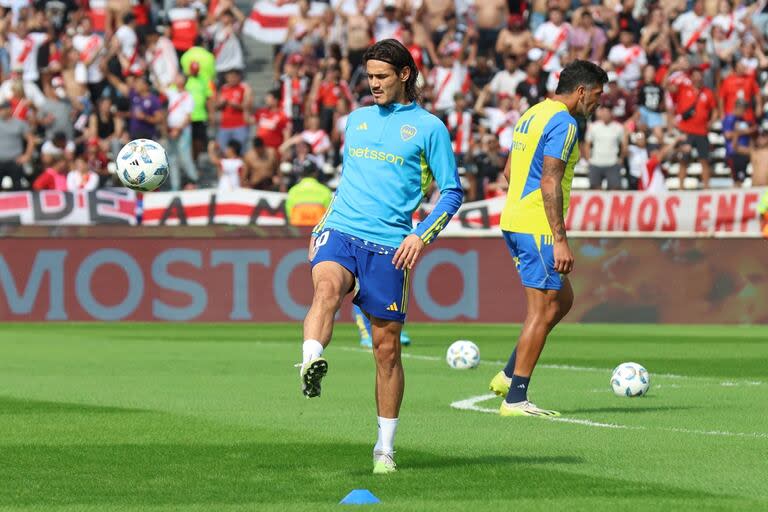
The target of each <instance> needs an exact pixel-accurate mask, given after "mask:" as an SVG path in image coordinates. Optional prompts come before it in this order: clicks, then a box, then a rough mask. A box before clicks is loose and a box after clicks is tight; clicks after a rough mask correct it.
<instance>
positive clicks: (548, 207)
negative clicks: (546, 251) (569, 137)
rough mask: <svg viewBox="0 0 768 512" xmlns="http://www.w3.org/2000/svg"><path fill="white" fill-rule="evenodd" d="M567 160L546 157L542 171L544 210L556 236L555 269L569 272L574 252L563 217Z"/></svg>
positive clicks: (571, 267) (562, 272) (560, 271)
mask: <svg viewBox="0 0 768 512" xmlns="http://www.w3.org/2000/svg"><path fill="white" fill-rule="evenodd" d="M564 174H565V162H564V161H562V160H560V159H559V158H554V157H551V156H545V157H544V166H543V168H542V171H541V197H542V199H543V201H544V212H545V213H546V215H547V221H548V222H549V227H550V229H551V230H552V235H553V236H554V238H555V247H554V256H555V270H556V271H557V272H559V273H561V274H567V273H569V272H570V271H571V270H573V253H572V252H571V248H570V247H569V246H568V237H567V235H566V232H565V219H563V187H562V184H561V183H562V181H563V175H564Z"/></svg>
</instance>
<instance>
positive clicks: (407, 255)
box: [392, 235, 426, 270]
mask: <svg viewBox="0 0 768 512" xmlns="http://www.w3.org/2000/svg"><path fill="white" fill-rule="evenodd" d="M425 246H426V244H425V243H424V241H423V240H422V239H421V238H420V237H419V236H418V235H408V236H407V237H405V240H403V242H402V243H401V244H400V247H398V248H397V252H395V256H394V257H393V258H392V263H394V264H395V268H396V269H397V270H401V269H404V268H407V269H408V270H410V269H412V268H413V267H414V266H415V265H416V260H417V259H418V258H419V256H420V255H421V252H422V251H423V250H424V247H425Z"/></svg>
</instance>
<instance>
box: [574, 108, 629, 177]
mask: <svg viewBox="0 0 768 512" xmlns="http://www.w3.org/2000/svg"><path fill="white" fill-rule="evenodd" d="M585 142H586V144H584V158H585V159H586V160H587V161H588V162H589V188H591V189H593V190H595V189H601V188H602V187H603V180H605V181H606V184H607V188H608V190H618V189H620V188H621V163H620V162H621V159H623V158H624V154H625V152H626V151H625V147H624V127H623V126H622V125H621V124H620V123H617V122H616V121H614V120H613V118H612V116H611V110H610V109H609V108H608V107H605V106H600V107H599V108H598V109H597V120H596V121H595V122H593V123H591V124H590V125H589V126H588V127H587V134H586V140H585Z"/></svg>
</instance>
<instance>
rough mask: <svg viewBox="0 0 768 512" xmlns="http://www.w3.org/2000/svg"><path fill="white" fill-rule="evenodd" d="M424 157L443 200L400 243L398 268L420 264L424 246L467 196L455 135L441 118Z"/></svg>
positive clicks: (436, 123)
mask: <svg viewBox="0 0 768 512" xmlns="http://www.w3.org/2000/svg"><path fill="white" fill-rule="evenodd" d="M424 157H425V159H426V163H427V171H428V172H430V173H431V174H432V176H433V177H434V178H435V182H436V183H437V186H438V188H439V189H440V200H439V201H438V202H437V204H436V205H435V208H434V209H433V210H432V212H430V214H429V215H427V218H426V219H424V220H423V221H422V222H421V223H419V225H418V226H416V228H415V229H414V230H413V232H412V233H411V234H410V235H408V236H407V237H406V238H405V240H403V242H402V243H401V244H400V247H398V249H397V252H396V253H395V256H394V258H393V259H392V263H394V265H395V267H396V268H398V269H400V268H408V269H411V268H413V267H414V266H415V265H416V260H417V259H418V257H419V255H420V254H421V252H422V251H423V250H424V247H425V246H427V245H429V244H430V243H431V242H432V241H434V240H435V238H437V235H438V234H439V233H440V231H442V230H443V228H445V226H446V225H448V221H450V220H451V217H453V216H454V214H455V213H456V212H457V211H458V210H459V207H460V206H461V202H462V201H463V199H464V191H463V189H462V188H461V182H460V181H459V172H458V169H457V168H456V160H455V159H454V157H453V149H452V148H451V138H450V136H449V135H448V129H447V128H446V127H445V125H444V124H443V123H442V122H440V121H437V120H436V121H435V125H434V127H433V129H432V131H431V133H430V134H429V136H428V139H427V145H426V147H425V148H424ZM425 178H426V176H423V177H422V183H429V181H428V180H426V179H425ZM424 192H426V191H424Z"/></svg>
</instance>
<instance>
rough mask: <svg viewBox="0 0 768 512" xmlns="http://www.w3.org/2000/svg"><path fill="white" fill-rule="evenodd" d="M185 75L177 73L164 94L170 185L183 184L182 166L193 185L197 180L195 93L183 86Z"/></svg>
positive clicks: (179, 186) (178, 186) (176, 187)
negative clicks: (193, 142) (194, 119)
mask: <svg viewBox="0 0 768 512" xmlns="http://www.w3.org/2000/svg"><path fill="white" fill-rule="evenodd" d="M185 83H186V77H185V76H184V75H183V74H181V73H178V74H177V75H176V80H175V82H174V84H173V85H172V86H171V87H169V88H168V89H167V90H166V91H165V94H166V96H168V117H167V119H166V121H167V123H168V144H167V145H166V150H167V153H168V164H169V166H170V174H171V189H172V190H179V189H180V188H181V184H182V180H181V171H182V168H183V170H184V173H185V174H186V176H187V180H188V181H189V182H190V183H191V184H192V185H194V184H195V183H196V182H197V178H198V175H197V168H196V167H195V162H194V160H193V159H192V126H191V124H192V121H191V116H192V111H193V110H194V107H195V102H194V99H193V98H192V95H191V94H190V93H189V92H188V91H187V90H186V89H185V88H184V85H185Z"/></svg>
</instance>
